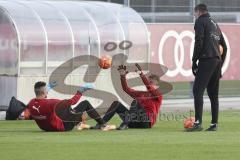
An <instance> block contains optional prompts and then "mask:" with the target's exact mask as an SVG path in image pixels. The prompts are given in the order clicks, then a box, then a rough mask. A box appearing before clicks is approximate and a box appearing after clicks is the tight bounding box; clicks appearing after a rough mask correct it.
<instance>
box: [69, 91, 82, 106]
mask: <svg viewBox="0 0 240 160" xmlns="http://www.w3.org/2000/svg"><path fill="white" fill-rule="evenodd" d="M81 96H82V93H80V92H77V93H76V94H75V95H74V96H73V97H72V98H71V99H69V100H68V103H69V105H74V104H76V103H77V102H78V101H79V100H80V98H81Z"/></svg>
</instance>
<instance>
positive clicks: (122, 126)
mask: <svg viewBox="0 0 240 160" xmlns="http://www.w3.org/2000/svg"><path fill="white" fill-rule="evenodd" d="M126 129H128V125H127V124H125V123H122V124H120V126H119V127H118V128H117V130H126Z"/></svg>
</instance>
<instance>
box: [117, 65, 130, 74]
mask: <svg viewBox="0 0 240 160" xmlns="http://www.w3.org/2000/svg"><path fill="white" fill-rule="evenodd" d="M118 72H119V74H120V75H121V76H124V75H126V74H128V71H127V67H126V66H124V65H120V66H119V67H118Z"/></svg>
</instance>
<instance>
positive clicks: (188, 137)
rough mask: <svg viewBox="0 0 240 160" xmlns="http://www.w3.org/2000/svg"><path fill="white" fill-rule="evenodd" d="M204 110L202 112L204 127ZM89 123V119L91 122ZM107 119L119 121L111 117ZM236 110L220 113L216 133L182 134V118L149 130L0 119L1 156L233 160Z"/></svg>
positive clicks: (239, 134)
mask: <svg viewBox="0 0 240 160" xmlns="http://www.w3.org/2000/svg"><path fill="white" fill-rule="evenodd" d="M209 121H210V113H208V112H205V113H204V124H203V126H204V127H205V128H206V127H207V126H208V125H209ZM90 123H93V121H92V120H91V121H90ZM111 123H115V124H119V119H118V118H115V119H114V121H112V122H111ZM239 123H240V111H224V112H221V114H220V124H219V131H218V132H205V131H202V132H198V133H187V132H184V131H183V123H182V120H181V119H180V120H178V121H174V120H171V121H167V120H166V119H165V120H161V121H159V122H158V123H157V125H155V126H154V128H152V129H129V130H126V131H111V132H103V131H93V130H89V131H81V132H79V131H75V130H74V131H71V132H65V133H64V132H62V133H53V132H51V133H50V132H42V131H40V130H39V129H38V127H37V126H36V125H35V123H34V122H33V121H11V122H9V121H0V159H1V160H152V159H156V160H160V159H162V160H221V159H222V160H237V159H239V157H240V124H239Z"/></svg>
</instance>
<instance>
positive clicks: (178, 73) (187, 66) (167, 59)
mask: <svg viewBox="0 0 240 160" xmlns="http://www.w3.org/2000/svg"><path fill="white" fill-rule="evenodd" d="M220 28H221V30H222V32H223V34H224V37H225V40H226V42H227V46H228V53H227V58H226V61H225V64H224V66H223V68H222V72H223V75H224V76H223V80H240V74H239V69H238V61H239V60H240V54H239V51H240V45H239V38H240V25H238V24H220ZM148 30H149V32H150V34H151V36H150V37H151V38H150V39H151V62H154V63H160V64H163V65H165V66H167V67H168V69H169V70H168V72H167V73H166V75H165V76H164V77H163V79H165V80H168V81H190V80H193V79H194V77H193V75H192V72H191V58H192V53H193V48H194V30H193V24H148Z"/></svg>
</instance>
